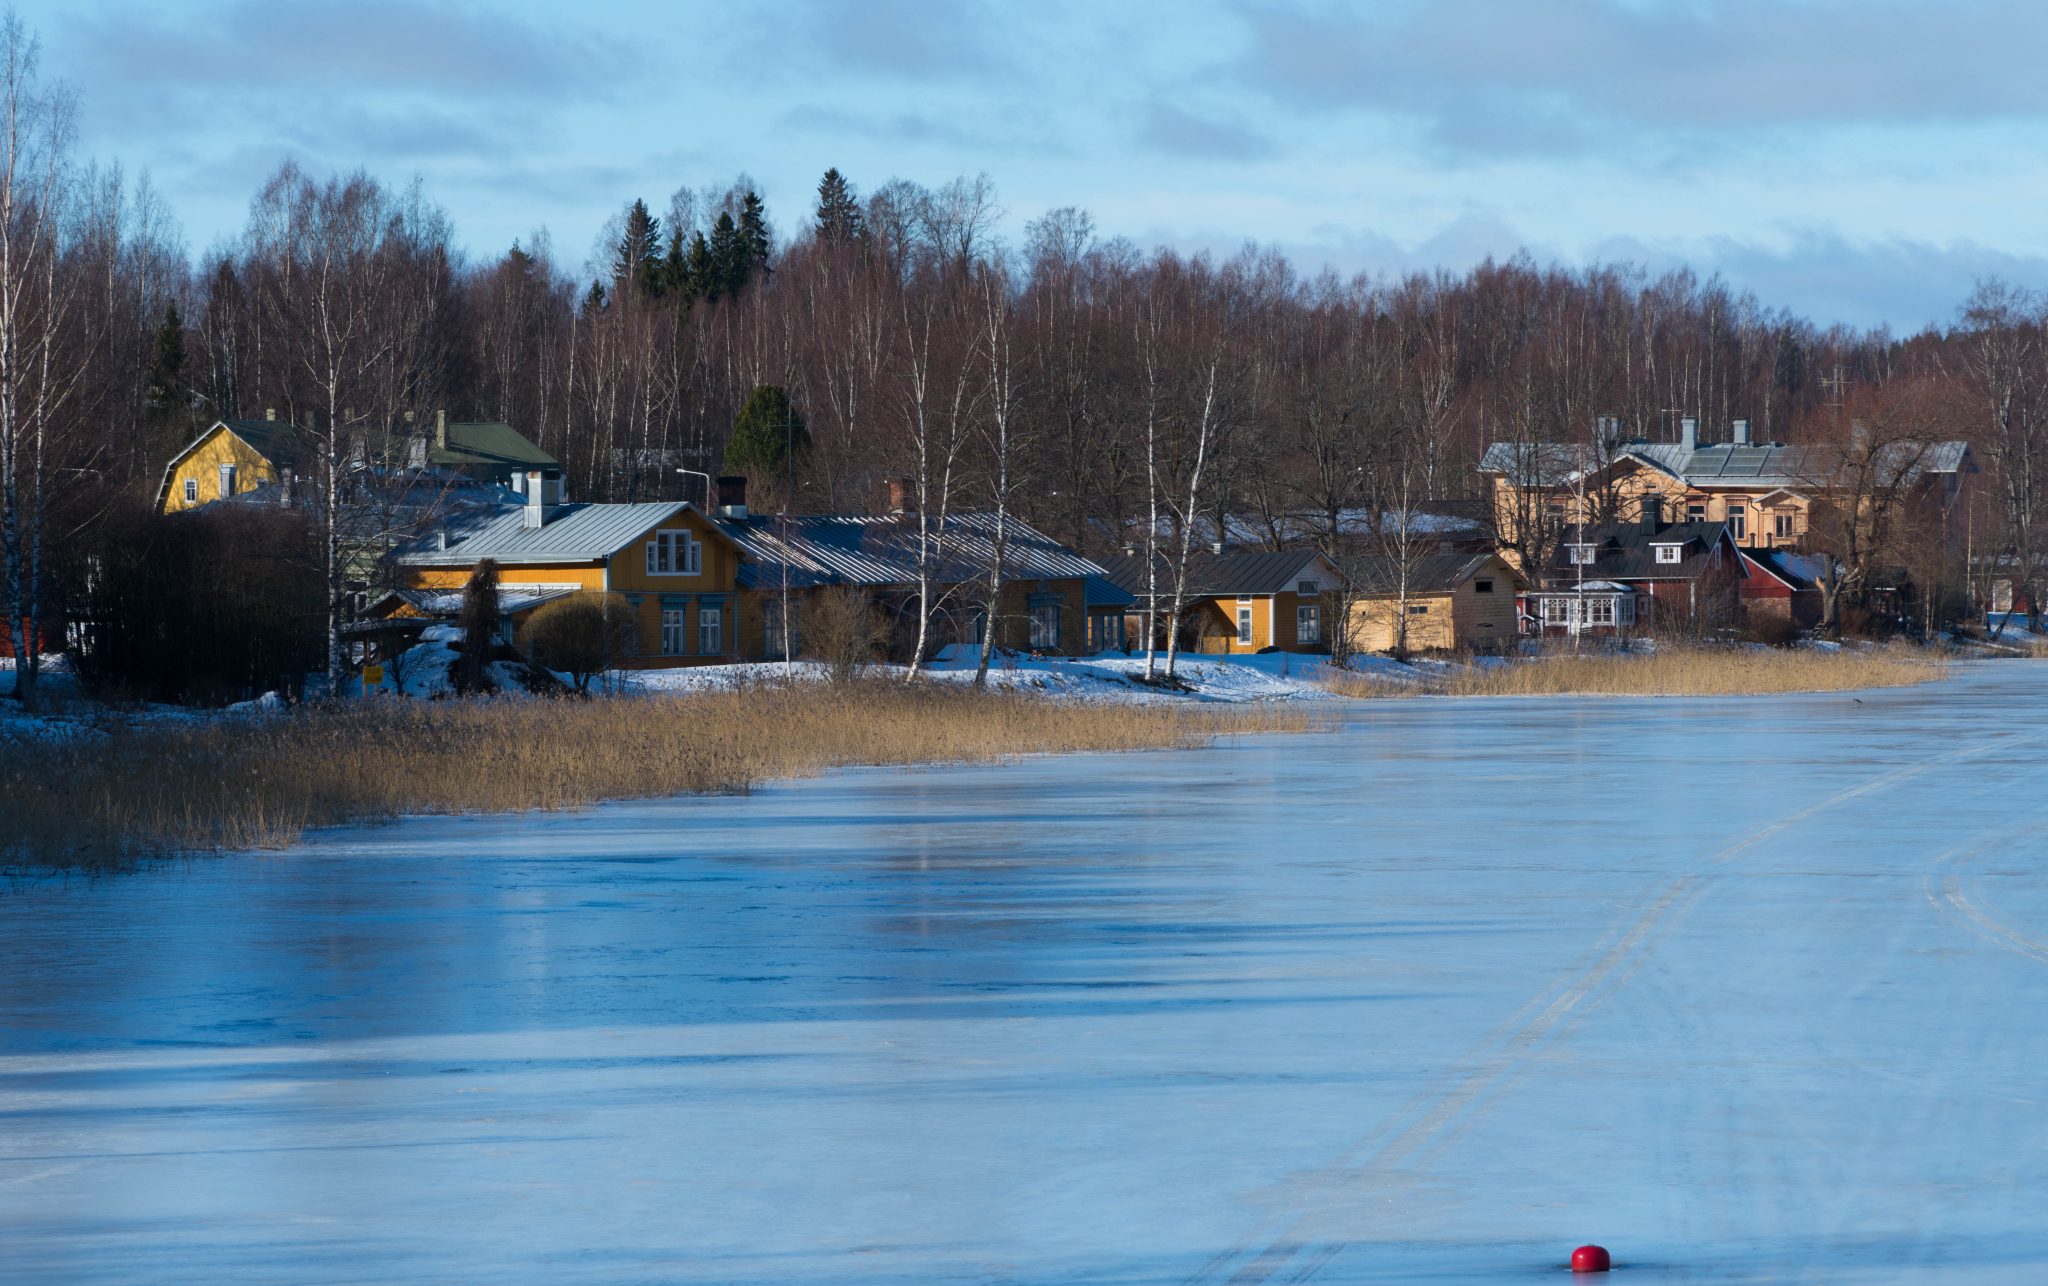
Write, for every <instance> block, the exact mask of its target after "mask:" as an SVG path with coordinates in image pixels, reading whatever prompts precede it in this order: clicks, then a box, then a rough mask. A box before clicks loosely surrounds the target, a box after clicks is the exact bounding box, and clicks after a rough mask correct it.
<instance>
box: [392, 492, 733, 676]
mask: <svg viewBox="0 0 2048 1286" xmlns="http://www.w3.org/2000/svg"><path fill="white" fill-rule="evenodd" d="M552 472H554V471H553V470H546V471H534V472H533V473H531V474H530V475H528V477H527V478H524V479H519V480H517V481H518V483H519V488H518V489H519V490H520V491H521V493H522V494H524V495H525V496H526V497H527V503H526V504H524V505H499V506H492V507H489V508H481V509H478V510H476V511H473V512H467V513H461V514H457V515H455V516H454V517H453V518H451V519H450V520H449V521H448V523H447V524H446V525H445V526H444V527H443V528H441V529H439V530H437V531H435V532H433V533H431V534H430V535H428V536H427V537H425V538H424V539H421V540H417V541H414V542H413V543H411V544H409V545H407V546H405V547H403V548H402V549H400V550H398V551H397V552H396V553H394V554H393V555H392V558H391V561H392V562H393V563H395V564H396V565H397V567H398V568H399V572H400V581H401V584H400V587H399V589H398V590H397V591H396V592H394V593H392V594H389V595H387V596H385V598H384V599H382V600H381V601H379V602H378V603H375V604H373V605H371V607H370V610H369V615H370V616H371V617H373V618H384V619H390V618H396V617H426V618H452V617H453V616H455V615H456V614H457V613H459V612H460V610H461V600H462V587H463V585H464V584H465V583H466V582H467V581H468V580H469V578H470V575H471V574H472V573H473V572H474V571H475V570H476V566H477V564H478V563H480V562H482V561H483V560H484V559H486V558H489V559H491V560H493V561H494V562H496V563H497V565H498V581H499V585H500V590H499V610H500V613H501V617H502V625H501V628H502V629H503V630H504V632H505V633H504V637H505V641H506V642H508V643H510V644H511V645H512V646H514V647H516V648H520V649H522V650H523V649H524V647H525V643H526V628H527V625H528V623H529V621H530V620H531V619H532V616H533V613H534V611H535V610H536V609H538V608H540V607H542V606H544V605H546V604H548V603H551V602H553V601H554V600H556V599H558V598H563V597H566V596H568V595H570V594H573V593H576V592H577V591H579V590H597V591H600V592H606V593H614V594H622V595H624V596H625V598H626V601H627V602H628V603H630V604H632V606H633V609H634V612H635V615H636V617H637V619H638V620H639V622H640V639H639V641H640V647H639V655H638V656H634V657H630V658H627V659H625V660H623V661H621V662H620V665H621V666H622V668H625V669H653V668H665V667H671V666H678V665H708V664H715V663H718V662H721V661H732V660H735V659H737V658H738V657H739V656H740V655H741V649H740V641H739V633H738V630H737V628H736V625H737V621H736V618H737V615H738V613H737V607H738V603H737V592H736V590H737V577H738V572H739V561H740V547H739V545H738V544H737V543H736V542H734V541H733V539H732V538H731V537H730V536H728V535H727V534H726V533H725V532H724V531H723V530H721V529H720V527H719V525H718V524H717V523H716V522H715V521H713V520H712V519H711V518H710V517H707V516H706V515H705V514H704V513H703V511H701V510H700V509H698V508H697V507H696V506H695V505H692V504H690V503H688V502H686V501H681V500H663V501H656V502H653V503H650V504H564V503H562V501H561V479H560V478H559V476H557V477H548V476H547V474H548V473H552Z"/></svg>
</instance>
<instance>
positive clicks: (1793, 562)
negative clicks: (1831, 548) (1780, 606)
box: [1742, 549, 1827, 590]
mask: <svg viewBox="0 0 2048 1286" xmlns="http://www.w3.org/2000/svg"><path fill="white" fill-rule="evenodd" d="M1742 556H1743V558H1744V559H1746V560H1748V561H1749V562H1751V563H1753V564H1755V565H1756V567H1757V569H1758V570H1759V571H1761V572H1763V573H1764V574H1765V575H1767V576H1769V577H1771V578H1772V579H1773V580H1777V581H1780V582H1782V583H1783V584H1784V585H1785V586H1786V587H1787V588H1788V589H1793V590H1815V589H1819V588H1820V578H1821V577H1822V576H1825V575H1826V574H1827V560H1826V557H1825V556H1824V555H1821V554H1796V553H1793V552H1792V551H1791V550H1789V549H1745V550H1743V551H1742Z"/></svg>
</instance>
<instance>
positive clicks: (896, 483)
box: [889, 474, 917, 514]
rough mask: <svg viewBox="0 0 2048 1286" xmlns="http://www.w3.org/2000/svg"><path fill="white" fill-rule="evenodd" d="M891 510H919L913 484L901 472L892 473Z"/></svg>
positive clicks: (890, 483)
mask: <svg viewBox="0 0 2048 1286" xmlns="http://www.w3.org/2000/svg"><path fill="white" fill-rule="evenodd" d="M889 512H890V513H892V514H900V513H916V512H917V495H916V493H915V491H914V490H913V488H912V486H911V480H910V479H909V478H906V477H903V476H901V475H900V474H899V475H892V476H891V477H890V479H889Z"/></svg>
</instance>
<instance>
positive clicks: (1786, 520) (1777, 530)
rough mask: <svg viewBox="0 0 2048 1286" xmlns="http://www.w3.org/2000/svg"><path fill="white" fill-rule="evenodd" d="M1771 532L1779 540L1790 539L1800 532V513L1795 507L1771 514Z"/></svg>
mask: <svg viewBox="0 0 2048 1286" xmlns="http://www.w3.org/2000/svg"><path fill="white" fill-rule="evenodd" d="M1771 534H1772V535H1774V536H1776V537H1777V538H1778V539H1779V540H1790V539H1792V538H1793V537H1794V536H1797V535H1798V534H1799V513H1798V511H1797V510H1794V509H1779V510H1776V511H1775V512H1773V513H1772V514H1771Z"/></svg>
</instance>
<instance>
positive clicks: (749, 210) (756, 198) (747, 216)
mask: <svg viewBox="0 0 2048 1286" xmlns="http://www.w3.org/2000/svg"><path fill="white" fill-rule="evenodd" d="M740 247H741V249H742V250H743V251H744V252H745V254H746V261H747V273H748V274H752V272H753V270H754V269H755V268H759V269H760V270H761V271H762V272H764V273H765V272H767V271H769V268H768V216H767V212H766V210H765V209H764V208H763V207H762V205H761V196H760V194H759V193H758V192H749V193H747V196H746V200H744V201H742V202H740ZM742 280H744V278H742Z"/></svg>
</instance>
